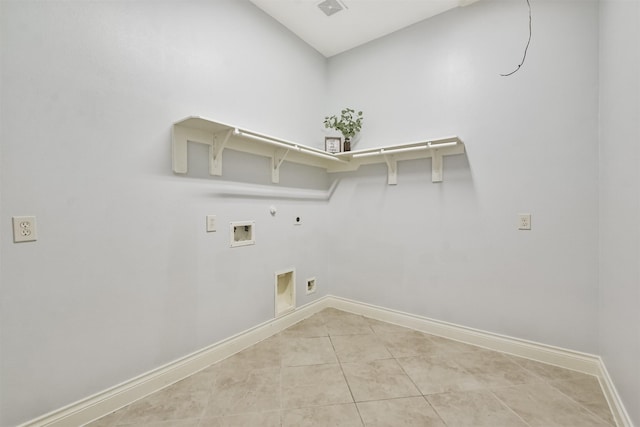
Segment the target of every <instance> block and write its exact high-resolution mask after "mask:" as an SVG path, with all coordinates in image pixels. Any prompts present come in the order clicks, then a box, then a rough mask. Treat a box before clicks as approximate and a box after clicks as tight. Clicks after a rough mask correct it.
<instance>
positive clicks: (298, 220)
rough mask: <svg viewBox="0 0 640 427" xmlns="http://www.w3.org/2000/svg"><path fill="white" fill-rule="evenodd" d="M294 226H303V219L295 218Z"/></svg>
mask: <svg viewBox="0 0 640 427" xmlns="http://www.w3.org/2000/svg"><path fill="white" fill-rule="evenodd" d="M293 225H302V217H301V216H294V217H293Z"/></svg>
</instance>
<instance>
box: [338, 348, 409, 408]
mask: <svg viewBox="0 0 640 427" xmlns="http://www.w3.org/2000/svg"><path fill="white" fill-rule="evenodd" d="M342 370H343V371H344V374H345V376H346V377H347V383H349V388H350V389H351V393H353V398H354V399H355V401H356V402H363V401H367V400H383V399H393V398H396V397H410V396H420V391H419V390H418V389H417V388H416V386H415V385H414V384H413V382H412V381H411V379H409V377H408V376H407V374H405V373H404V371H403V370H402V368H401V367H400V365H399V364H398V362H397V361H396V360H394V359H385V360H374V361H371V362H366V363H344V364H342Z"/></svg>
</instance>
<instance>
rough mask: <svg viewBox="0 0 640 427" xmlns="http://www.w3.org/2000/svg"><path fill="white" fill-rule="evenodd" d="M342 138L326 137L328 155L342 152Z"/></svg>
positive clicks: (325, 148)
mask: <svg viewBox="0 0 640 427" xmlns="http://www.w3.org/2000/svg"><path fill="white" fill-rule="evenodd" d="M341 147H342V138H340V137H339V136H325V138H324V150H325V151H326V152H327V153H339V152H341V151H342V150H341Z"/></svg>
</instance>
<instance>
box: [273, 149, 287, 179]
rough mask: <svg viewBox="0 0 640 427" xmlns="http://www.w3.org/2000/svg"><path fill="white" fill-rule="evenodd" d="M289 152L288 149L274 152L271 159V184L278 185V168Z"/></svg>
mask: <svg viewBox="0 0 640 427" xmlns="http://www.w3.org/2000/svg"><path fill="white" fill-rule="evenodd" d="M289 151H290V150H289V149H285V150H276V151H275V152H274V153H273V156H272V157H271V182H273V183H274V184H278V183H280V166H282V162H284V159H286V158H287V154H289Z"/></svg>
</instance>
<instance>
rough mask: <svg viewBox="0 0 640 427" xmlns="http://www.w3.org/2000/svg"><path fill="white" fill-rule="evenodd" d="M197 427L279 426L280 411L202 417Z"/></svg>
mask: <svg viewBox="0 0 640 427" xmlns="http://www.w3.org/2000/svg"><path fill="white" fill-rule="evenodd" d="M198 427H280V411H270V412H253V413H247V414H239V415H228V416H226V417H214V418H203V419H202V421H201V422H200V424H199V426H198Z"/></svg>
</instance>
